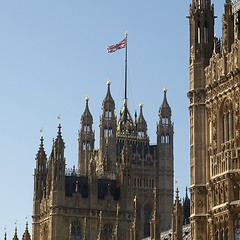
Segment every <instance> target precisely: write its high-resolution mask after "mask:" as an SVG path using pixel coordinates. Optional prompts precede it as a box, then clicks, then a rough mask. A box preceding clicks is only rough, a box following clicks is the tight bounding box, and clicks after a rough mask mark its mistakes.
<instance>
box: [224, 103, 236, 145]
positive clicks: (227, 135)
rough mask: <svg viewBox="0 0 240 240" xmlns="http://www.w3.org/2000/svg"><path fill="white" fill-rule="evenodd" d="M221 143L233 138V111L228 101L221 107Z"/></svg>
mask: <svg viewBox="0 0 240 240" xmlns="http://www.w3.org/2000/svg"><path fill="white" fill-rule="evenodd" d="M221 111H222V113H221V114H222V121H221V126H222V127H221V130H222V142H223V143H224V142H227V141H230V140H232V139H233V138H234V130H235V127H234V110H233V106H232V103H231V101H230V100H226V101H225V102H224V104H223V106H222V110H221Z"/></svg>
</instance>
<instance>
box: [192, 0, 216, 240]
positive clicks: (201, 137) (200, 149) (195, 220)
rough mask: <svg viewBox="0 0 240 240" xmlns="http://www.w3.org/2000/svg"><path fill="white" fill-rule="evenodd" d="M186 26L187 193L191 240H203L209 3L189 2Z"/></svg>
mask: <svg viewBox="0 0 240 240" xmlns="http://www.w3.org/2000/svg"><path fill="white" fill-rule="evenodd" d="M189 25H190V63H189V71H190V76H189V81H190V85H189V92H188V97H189V99H190V105H189V113H190V176H191V181H190V192H191V201H192V204H191V229H192V238H193V239H207V238H208V236H207V234H206V232H207V231H206V230H207V217H206V213H207V209H206V206H207V191H206V167H207V163H206V158H207V149H206V144H205V140H206V105H205V97H206V92H205V86H206V78H205V68H206V67H207V66H208V65H209V60H210V58H211V56H212V52H213V47H214V7H213V5H212V4H211V0H192V4H191V5H190V15H189Z"/></svg>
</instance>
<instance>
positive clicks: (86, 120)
mask: <svg viewBox="0 0 240 240" xmlns="http://www.w3.org/2000/svg"><path fill="white" fill-rule="evenodd" d="M88 101H89V98H88V97H86V107H85V110H84V112H83V114H82V117H81V129H80V130H79V132H78V172H79V174H81V175H87V174H88V169H89V163H90V154H91V153H92V152H93V150H94V132H93V129H92V125H93V117H92V114H91V112H90V110H89V107H88Z"/></svg>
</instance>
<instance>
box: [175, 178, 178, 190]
mask: <svg viewBox="0 0 240 240" xmlns="http://www.w3.org/2000/svg"><path fill="white" fill-rule="evenodd" d="M175 185H176V188H178V179H177V178H176V180H175Z"/></svg>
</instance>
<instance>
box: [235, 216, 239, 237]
mask: <svg viewBox="0 0 240 240" xmlns="http://www.w3.org/2000/svg"><path fill="white" fill-rule="evenodd" d="M234 232H235V238H234V239H235V240H240V219H239V218H236V219H235V222H234Z"/></svg>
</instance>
